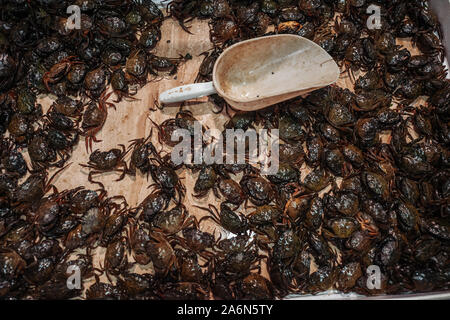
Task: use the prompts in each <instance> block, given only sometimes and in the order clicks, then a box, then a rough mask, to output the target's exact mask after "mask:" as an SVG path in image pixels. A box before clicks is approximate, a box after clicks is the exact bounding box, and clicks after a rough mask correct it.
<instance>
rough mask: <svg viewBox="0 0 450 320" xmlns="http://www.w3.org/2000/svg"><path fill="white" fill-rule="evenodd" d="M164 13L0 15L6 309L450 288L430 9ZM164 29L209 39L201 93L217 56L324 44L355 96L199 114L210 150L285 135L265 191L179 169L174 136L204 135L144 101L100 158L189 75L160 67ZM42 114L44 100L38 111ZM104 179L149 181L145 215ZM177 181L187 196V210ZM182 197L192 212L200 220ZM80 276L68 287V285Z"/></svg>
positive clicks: (449, 144)
mask: <svg viewBox="0 0 450 320" xmlns="http://www.w3.org/2000/svg"><path fill="white" fill-rule="evenodd" d="M166 6H167V8H166V9H161V8H160V7H158V6H157V5H156V4H155V3H154V2H152V1H151V0H75V1H48V0H38V1H25V0H0V134H1V136H0V299H121V300H123V299H148V300H154V299H169V300H170V299H184V300H188V299H189V300H190V299H194V300H195V299H223V300H232V299H258V300H259V299H281V298H285V297H286V296H288V295H290V294H300V295H302V294H317V293H321V292H324V291H327V290H330V289H334V290H336V291H339V292H342V293H357V294H361V295H365V296H376V295H384V294H408V293H424V292H434V291H445V290H450V263H449V262H450V259H449V255H450V80H449V79H448V77H447V70H446V68H445V66H444V59H445V50H444V47H443V45H442V34H441V29H440V24H439V21H438V20H437V18H436V16H435V15H434V14H433V12H432V11H431V9H430V8H429V4H428V1H426V0H408V1H406V0H371V1H369V0H239V1H238V0H172V1H171V2H169V3H168V4H167V5H166ZM374 6H375V7H377V8H378V9H379V12H380V16H379V17H378V18H377V17H375V20H376V21H375V22H376V23H371V22H373V21H372V20H373V13H370V10H367V9H368V7H374ZM69 7H75V8H78V9H79V14H75V17H73V16H71V15H70V14H68V12H69V11H68V8H69ZM167 19H173V20H174V21H176V23H177V25H179V26H180V27H181V28H182V30H183V32H185V33H191V32H193V31H192V28H191V24H192V21H193V20H194V19H195V20H200V21H204V22H205V23H207V24H208V26H209V29H210V32H209V36H210V39H209V40H210V42H211V45H212V47H211V49H210V50H208V51H205V52H204V53H202V55H201V56H202V59H203V60H202V61H203V62H202V63H201V65H200V67H199V68H198V73H197V74H195V75H194V78H195V81H196V82H208V81H211V80H212V73H213V67H214V63H215V61H216V59H217V58H218V57H219V55H220V54H221V52H223V50H224V49H226V48H227V47H229V46H231V45H233V44H235V43H237V42H240V41H243V40H247V39H251V38H255V37H263V36H267V35H274V34H284V33H287V34H294V35H298V36H302V37H305V38H308V39H310V40H312V41H314V42H316V43H317V44H319V45H320V46H321V47H322V48H323V49H325V50H326V51H327V52H328V53H329V54H330V55H331V56H332V57H333V58H334V59H335V61H336V62H337V63H338V65H339V67H340V68H341V72H342V73H341V78H346V79H347V82H348V83H350V84H351V85H350V86H346V87H342V86H340V85H339V83H338V84H337V85H336V84H335V85H331V86H328V87H326V88H322V89H320V90H316V91H314V92H312V93H310V94H309V95H308V96H304V97H299V98H296V99H293V100H289V101H285V102H282V103H280V104H277V105H273V106H270V107H267V108H265V109H263V110H259V111H254V112H242V111H237V110H234V109H233V108H232V107H231V106H230V105H228V104H227V102H226V101H225V100H224V99H222V98H221V97H220V96H218V95H213V96H211V97H209V103H210V104H211V105H212V106H213V108H212V110H211V113H214V114H217V115H219V114H220V116H221V117H224V118H226V120H225V124H224V125H223V126H222V127H220V128H219V129H220V131H221V134H222V135H223V136H225V135H226V130H230V129H235V130H243V131H246V130H248V129H255V130H256V129H266V130H268V132H269V134H270V130H273V129H278V130H279V139H280V141H279V142H280V145H279V152H278V156H279V167H278V171H277V172H276V173H275V174H264V173H263V172H262V170H261V168H260V167H259V166H258V165H254V164H251V163H244V164H241V163H235V164H229V163H222V164H220V163H213V164H209V163H206V162H205V161H203V162H202V163H200V164H199V163H193V162H192V161H191V162H190V163H189V164H188V163H182V164H177V163H175V162H174V161H173V160H172V157H171V151H172V150H173V148H174V147H175V146H176V145H177V143H178V140H177V141H174V140H172V134H173V133H174V132H176V131H177V130H178V129H183V130H184V131H186V132H188V133H189V134H190V135H191V137H192V140H195V137H194V136H195V134H196V132H197V131H200V132H201V133H202V132H205V131H206V130H207V129H209V128H208V127H207V126H206V125H204V124H202V125H200V127H199V128H198V127H196V124H197V122H198V121H199V119H197V116H196V115H195V114H194V113H192V112H191V111H190V110H188V108H186V106H185V105H184V104H182V105H181V106H180V107H179V109H177V111H176V114H174V115H173V116H170V117H169V118H167V119H166V120H164V121H157V120H156V119H155V118H153V117H152V114H153V113H154V112H157V111H160V109H161V108H162V107H161V106H160V105H159V104H158V102H157V101H155V102H154V103H153V105H152V106H149V110H145V111H148V119H149V121H150V122H151V123H152V128H151V131H150V133H149V135H145V136H140V137H133V139H132V140H130V141H116V139H115V136H114V134H111V135H110V136H109V139H110V140H112V141H113V142H114V145H115V146H114V147H113V148H109V149H103V148H98V147H96V144H98V143H99V142H100V141H101V140H100V139H99V137H98V134H99V132H101V131H102V129H103V128H104V126H105V123H107V122H108V115H110V114H112V113H114V112H117V110H115V109H116V106H117V105H118V104H119V103H120V102H121V101H122V103H123V102H124V101H125V103H132V102H133V101H136V100H137V99H138V98H137V95H138V92H139V90H140V89H141V88H142V87H143V86H145V85H146V84H148V83H150V82H156V81H164V78H167V77H172V78H173V77H176V76H177V72H178V70H179V68H180V67H181V66H182V65H183V64H184V63H187V62H188V61H189V60H192V59H193V56H192V55H191V54H189V53H188V54H183V55H181V54H180V55H179V56H168V57H165V56H162V55H161V54H159V53H157V52H156V50H155V48H156V47H157V45H158V43H159V42H160V41H161V39H162V36H163V35H162V32H161V27H162V25H163V22H164V21H165V20H167ZM377 19H378V20H377ZM77 20H78V21H77ZM74 21H75V23H73V22H74ZM77 22H78V24H79V25H78V26H76V24H77ZM73 24H75V26H73ZM406 42H407V43H408V45H405V43H406ZM161 79H163V80H161ZM286 81H289V79H286ZM156 95H157V94H156ZM156 95H155V96H156ZM41 97H47V98H48V97H49V98H51V101H52V102H51V104H50V105H49V107H48V108H46V107H45V108H44V107H43V105H42V104H41ZM256 131H257V130H256ZM224 141H225V139H224ZM80 142H81V146H82V148H83V150H84V149H85V150H86V152H87V154H88V156H87V157H86V158H85V159H83V163H80V165H78V164H76V166H78V168H79V170H85V171H86V172H87V174H86V182H89V183H90V188H88V187H87V186H86V185H83V184H82V183H83V181H80V183H79V184H80V185H78V186H77V187H74V188H71V189H65V190H63V189H61V188H57V187H56V184H55V180H56V179H58V178H59V177H62V176H64V175H65V173H66V172H67V170H68V167H69V166H74V165H75V164H73V163H72V162H71V159H72V155H73V152H74V149H75V148H76V147H77V146H78V145H79V144H80ZM211 143H212V142H211V141H203V142H202V147H205V148H207V147H208V146H209V144H211ZM224 143H225V142H224ZM233 143H234V141H233ZM191 147H192V151H193V150H194V145H192V146H191ZM227 149H228V148H227V146H226V145H224V148H223V150H227ZM247 149H248V148H246V149H245V153H246V154H245V158H248V157H249V150H247ZM192 154H194V152H192ZM225 156H226V153H224V154H223V157H224V158H225ZM110 173H112V175H111V176H112V177H113V178H112V180H111V181H113V182H115V181H122V180H123V179H125V178H128V177H131V178H135V177H137V176H142V177H144V178H145V179H146V181H147V186H148V189H146V192H147V193H146V196H145V198H144V199H143V200H142V201H140V202H139V203H137V204H132V205H130V201H129V199H127V197H125V196H123V195H118V194H111V193H110V192H108V191H107V189H108V188H107V185H106V183H105V182H104V180H101V181H100V179H99V178H100V177H101V176H103V175H105V174H110ZM182 173H183V174H185V175H189V176H192V177H194V178H193V179H195V180H194V185H193V193H192V194H190V190H191V189H189V188H187V187H186V179H185V176H182ZM113 182H111V183H113ZM210 196H212V197H214V198H215V199H216V200H217V204H216V203H210V202H208V201H207V199H208V197H210ZM189 197H192V198H195V199H196V200H198V201H197V202H196V204H195V205H194V206H192V205H188V198H189ZM197 204H198V205H197ZM205 225H209V226H212V229H210V228H205V227H204V226H205ZM212 230H214V231H212ZM99 252H100V253H99ZM94 258H95V259H97V260H99V264H97V263H94ZM374 269H375V270H376V271H377V273H378V279H377V281H376V283H372V282H371V281H372V280H371V279H372V278H373V274H372V273H371V272H369V271H368V270H374ZM74 271H75V273H73V272H74ZM74 275H75V276H78V277H79V279H81V282H80V283H78V284H77V281H75V282H74V283H72V282H71V281H72V280H73V279H75V278H74V277H73V276H74Z"/></svg>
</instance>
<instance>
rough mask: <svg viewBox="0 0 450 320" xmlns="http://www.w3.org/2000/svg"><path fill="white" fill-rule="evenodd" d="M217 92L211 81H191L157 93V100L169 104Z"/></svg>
mask: <svg viewBox="0 0 450 320" xmlns="http://www.w3.org/2000/svg"><path fill="white" fill-rule="evenodd" d="M215 93H217V91H216V89H215V88H214V84H213V83H212V82H204V83H193V84H187V85H184V86H181V87H176V88H172V89H170V90H167V91H164V92H163V93H161V94H160V95H159V102H161V103H163V104H170V103H176V102H182V101H186V100H191V99H195V98H200V97H204V96H209V95H211V94H215Z"/></svg>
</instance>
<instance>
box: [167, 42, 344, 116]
mask: <svg viewBox="0 0 450 320" xmlns="http://www.w3.org/2000/svg"><path fill="white" fill-rule="evenodd" d="M339 74H340V71H339V67H338V66H337V64H336V62H335V61H334V60H333V58H332V57H331V56H330V55H329V54H328V53H327V52H326V51H325V50H324V49H322V48H321V47H320V46H319V45H317V44H316V43H314V42H312V41H310V40H308V39H306V38H303V37H300V36H296V35H288V34H283V35H274V36H266V37H261V38H255V39H251V40H246V41H242V42H239V43H237V44H235V45H232V46H231V47H229V48H227V49H226V50H225V51H224V52H223V53H222V54H221V55H220V56H219V58H218V59H217V61H216V64H215V65H214V71H213V81H212V82H207V83H195V84H189V85H184V86H181V87H176V88H173V89H170V90H168V91H165V92H163V93H162V94H161V95H160V97H159V101H160V102H161V103H163V104H170V103H176V102H181V101H185V100H190V99H194V98H199V97H203V96H208V95H211V94H215V93H218V94H219V95H220V96H222V97H223V98H224V99H225V100H226V101H227V102H228V103H229V104H230V105H231V106H232V107H234V108H236V109H239V110H244V111H253V110H258V109H262V108H264V107H267V106H269V105H272V104H275V103H278V102H281V101H285V100H288V99H291V98H294V97H297V96H300V95H304V94H306V93H308V92H311V91H313V90H316V89H319V88H322V87H325V86H328V85H330V84H332V83H334V82H336V80H337V79H338V78H339Z"/></svg>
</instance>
